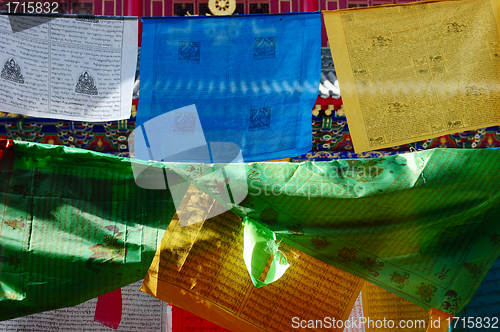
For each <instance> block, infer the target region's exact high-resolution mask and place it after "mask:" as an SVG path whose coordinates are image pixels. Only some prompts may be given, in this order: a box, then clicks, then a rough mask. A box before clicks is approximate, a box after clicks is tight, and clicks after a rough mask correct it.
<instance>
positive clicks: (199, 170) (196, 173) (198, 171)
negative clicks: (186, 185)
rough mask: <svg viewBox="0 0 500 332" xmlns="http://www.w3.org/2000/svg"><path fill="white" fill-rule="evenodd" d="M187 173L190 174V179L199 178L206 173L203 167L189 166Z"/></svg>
mask: <svg viewBox="0 0 500 332" xmlns="http://www.w3.org/2000/svg"><path fill="white" fill-rule="evenodd" d="M186 171H188V172H189V174H188V176H189V178H190V179H197V178H199V177H200V176H201V175H202V174H203V172H204V171H205V170H204V169H203V167H202V166H194V165H187V166H186Z"/></svg>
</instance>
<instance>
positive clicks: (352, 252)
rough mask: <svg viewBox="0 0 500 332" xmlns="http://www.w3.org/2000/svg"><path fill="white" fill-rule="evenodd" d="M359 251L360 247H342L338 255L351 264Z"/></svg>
mask: <svg viewBox="0 0 500 332" xmlns="http://www.w3.org/2000/svg"><path fill="white" fill-rule="evenodd" d="M357 252H358V249H354V248H350V249H349V248H347V247H344V248H342V249H339V255H338V257H339V258H340V259H341V260H342V262H343V263H345V264H350V263H351V261H352V260H353V259H355V258H356V253H357Z"/></svg>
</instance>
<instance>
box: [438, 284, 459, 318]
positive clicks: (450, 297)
mask: <svg viewBox="0 0 500 332" xmlns="http://www.w3.org/2000/svg"><path fill="white" fill-rule="evenodd" d="M461 301H462V299H461V298H460V297H458V294H457V292H455V291H454V290H449V291H447V292H446V294H444V300H443V302H442V303H441V306H440V307H439V310H441V311H444V312H446V313H448V314H454V313H456V312H457V310H458V306H459V305H460V302H461Z"/></svg>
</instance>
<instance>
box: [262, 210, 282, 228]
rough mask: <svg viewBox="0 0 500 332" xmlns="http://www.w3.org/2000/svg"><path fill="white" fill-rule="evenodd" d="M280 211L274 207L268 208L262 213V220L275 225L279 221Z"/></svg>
mask: <svg viewBox="0 0 500 332" xmlns="http://www.w3.org/2000/svg"><path fill="white" fill-rule="evenodd" d="M278 217H279V215H278V212H276V210H275V209H273V208H267V209H264V210H262V212H261V213H260V221H262V222H263V223H266V224H268V225H274V224H276V222H277V221H278Z"/></svg>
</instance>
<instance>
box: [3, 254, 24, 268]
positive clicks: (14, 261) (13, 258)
mask: <svg viewBox="0 0 500 332" xmlns="http://www.w3.org/2000/svg"><path fill="white" fill-rule="evenodd" d="M0 263H2V264H6V263H9V266H14V270H17V268H18V267H19V264H21V259H20V258H19V255H18V254H14V255H9V256H8V257H7V256H0Z"/></svg>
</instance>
